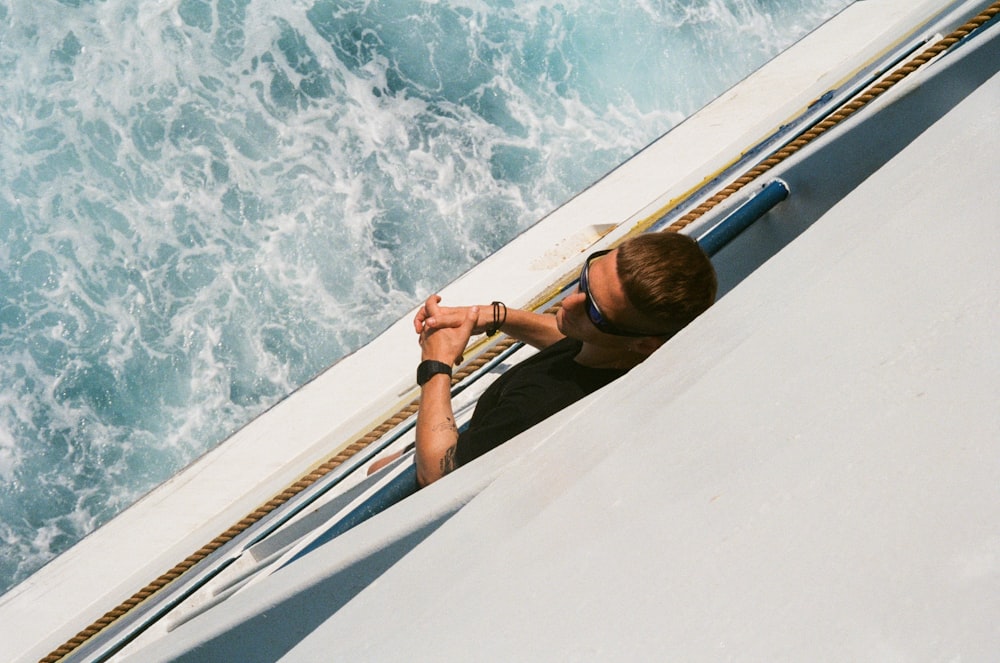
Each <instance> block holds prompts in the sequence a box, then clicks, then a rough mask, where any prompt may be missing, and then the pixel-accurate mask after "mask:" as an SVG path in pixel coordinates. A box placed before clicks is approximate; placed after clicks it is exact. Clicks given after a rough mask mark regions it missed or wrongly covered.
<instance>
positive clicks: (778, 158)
mask: <svg viewBox="0 0 1000 663" xmlns="http://www.w3.org/2000/svg"><path fill="white" fill-rule="evenodd" d="M997 14H1000V0H998V1H997V2H994V3H993V4H992V5H991V6H990V7H988V8H987V9H985V10H984V11H983V12H982V13H980V14H979V15H977V16H976V17H974V18H973V19H971V20H969V21H968V22H967V23H965V24H964V25H962V26H961V27H959V28H958V29H956V30H954V31H953V32H951V33H950V34H949V35H948V36H946V37H944V38H942V39H940V40H938V41H937V42H935V43H934V44H933V45H931V46H930V47H929V48H927V49H925V50H924V51H921V52H920V53H919V54H917V55H916V56H914V57H913V58H911V59H910V60H908V61H907V63H906V64H904V65H903V66H901V67H900V68H899V69H897V70H896V71H894V72H892V73H891V74H890V75H888V76H886V77H885V78H884V79H882V80H880V81H877V82H876V83H875V84H873V85H872V86H870V87H869V88H868V89H867V90H866V91H865V92H863V93H862V94H860V95H858V96H856V97H855V98H854V99H852V100H851V101H850V102H848V103H847V104H845V105H844V106H842V107H841V108H840V109H838V110H837V111H835V112H834V113H832V114H831V115H830V116H828V117H827V118H826V119H824V120H822V121H820V122H819V123H817V124H816V125H815V126H814V127H812V128H810V129H809V130H807V131H805V132H804V133H803V134H801V135H800V136H798V137H797V138H795V139H794V140H792V141H791V142H789V143H788V144H787V145H785V146H783V147H782V148H780V149H778V150H777V151H776V152H775V153H774V154H772V155H771V156H769V157H768V158H767V159H765V160H764V161H762V162H760V163H759V164H757V165H756V166H754V167H753V168H752V169H750V170H749V171H748V172H747V173H745V174H744V175H742V176H740V177H739V178H738V179H736V180H734V181H733V182H731V183H730V184H729V185H727V186H726V187H725V188H723V189H722V190H720V191H719V192H718V193H716V194H714V195H712V196H711V197H710V198H708V199H706V200H705V201H703V202H702V203H701V204H699V205H698V206H697V207H695V208H694V209H693V210H691V211H690V212H688V213H686V214H685V215H683V216H682V217H680V218H679V219H677V220H676V221H674V222H673V223H672V224H670V225H669V226H668V227H667V228H666V229H665V230H664V231H663V232H678V231H680V230H682V229H684V228H686V227H687V226H689V225H690V224H691V223H693V222H694V221H696V220H698V219H699V218H701V217H702V216H704V215H705V214H706V213H708V212H709V211H711V210H712V209H713V208H715V207H716V206H717V205H719V204H720V203H722V202H724V201H725V200H727V199H728V198H729V197H730V196H732V195H733V194H735V193H736V192H738V191H740V190H741V189H743V188H744V187H745V186H746V185H747V184H749V183H750V182H752V181H753V180H755V179H757V178H758V177H760V176H761V175H763V174H764V173H766V172H767V171H769V170H771V169H772V168H774V167H775V166H777V165H778V164H780V163H781V162H783V161H785V160H786V159H788V158H789V157H791V156H792V155H794V154H795V153H796V152H798V151H799V150H801V149H802V148H804V147H805V146H806V145H808V144H810V143H811V142H813V141H814V140H816V139H817V138H818V137H819V136H821V135H823V134H824V133H826V132H827V131H829V130H830V129H832V128H833V127H835V126H837V125H838V124H840V123H841V122H843V121H844V120H846V119H847V118H849V117H850V116H851V115H853V114H854V113H856V112H857V111H858V110H860V109H861V108H863V107H865V106H866V105H868V104H869V103H871V102H872V101H874V100H875V99H877V98H878V97H880V96H881V95H882V94H884V93H885V92H886V91H888V90H889V89H890V88H892V87H893V86H895V85H897V84H898V83H899V82H900V81H902V80H903V79H905V78H906V77H907V76H909V75H910V74H912V73H913V72H914V71H916V70H918V69H920V68H921V67H923V66H924V65H925V64H927V63H928V62H929V61H930V60H932V59H934V58H935V57H937V56H939V55H941V54H942V53H944V52H945V51H947V50H948V49H949V48H951V47H952V46H954V45H955V44H956V43H958V42H960V41H961V40H962V39H964V38H965V37H967V36H968V35H969V34H971V33H972V32H974V31H976V30H977V29H979V28H980V27H982V26H983V25H984V24H986V23H987V22H989V21H990V20H992V19H993V18H994V17H995V16H996V15H997ZM664 213H665V212H664ZM561 289H562V288H560V290H561ZM558 307H559V305H558V303H556V304H554V305H553V306H551V307H549V308H548V309H546V310H545V312H546V313H551V312H553V311H555V310H556V309H558ZM515 343H516V341H515V340H514V339H511V338H509V337H503V338H501V339H500V340H498V341H496V342H494V343H492V344H490V345H488V346H487V347H486V348H485V349H484V350H482V351H481V352H480V353H479V354H477V355H476V356H475V357H474V358H473V359H472V360H470V361H469V362H468V363H467V364H466V365H464V366H463V367H462V368H461V369H460V370H458V371H457V372H456V373H455V375H454V376H453V378H452V384H453V385H454V384H457V383H458V382H461V381H462V380H464V379H465V378H466V377H468V376H469V375H471V374H472V373H474V372H475V371H476V370H478V369H479V368H481V367H482V366H483V365H485V364H486V363H488V362H489V361H490V360H492V359H493V358H495V357H496V356H497V355H499V354H500V353H502V352H504V351H506V350H507V349H508V348H510V347H511V346H512V345H514V344H515ZM418 405H419V400H418V399H417V398H413V399H412V400H411V401H410V402H408V403H407V404H406V405H405V406H403V407H402V408H400V409H399V410H398V411H397V412H396V413H395V414H394V415H392V416H391V417H389V418H388V419H386V420H385V421H383V422H382V423H381V424H379V425H377V426H375V427H374V428H372V429H371V430H370V431H369V432H368V433H366V434H365V435H363V436H362V437H360V438H358V439H357V440H355V441H354V442H351V443H349V444H348V445H346V446H345V447H344V448H342V449H341V450H340V451H338V452H337V453H336V454H335V455H333V456H332V457H330V458H328V459H327V460H326V461H324V462H323V463H321V464H320V465H318V466H316V467H315V468H314V469H313V470H311V471H310V472H308V473H307V474H305V475H304V476H302V477H300V478H299V479H298V480H296V481H295V482H294V483H292V484H290V485H289V486H288V487H286V488H285V489H284V490H283V491H281V492H280V493H278V494H277V495H275V496H274V497H272V498H271V499H270V500H268V501H267V502H265V503H264V504H261V505H260V506H259V507H257V508H256V509H255V510H254V511H253V512H251V513H249V514H247V515H246V516H244V517H243V518H241V519H240V520H239V521H238V522H236V523H234V524H233V525H232V526H231V527H229V529H227V530H226V531H224V532H222V533H221V534H219V535H218V536H217V537H215V538H214V539H213V540H212V541H210V542H209V543H207V544H205V545H204V546H202V547H201V548H200V549H198V550H197V551H196V552H194V553H192V554H191V555H189V556H188V557H187V558H185V559H184V560H183V561H181V562H180V563H178V564H176V565H175V566H174V567H173V568H171V569H170V570H169V571H167V572H166V573H164V574H162V575H160V576H159V577H158V578H156V579H155V580H153V581H152V582H150V583H149V584H148V585H146V586H145V587H143V588H142V589H140V590H139V591H138V592H136V593H135V594H133V595H132V596H131V597H129V598H128V599H126V600H125V601H123V602H122V603H121V604H119V605H118V606H116V607H115V608H114V609H112V610H109V611H108V612H107V613H105V614H104V615H103V616H101V617H100V618H99V619H97V620H96V621H95V622H94V623H92V624H91V625H90V626H88V627H86V628H85V629H83V630H82V631H80V632H79V633H78V634H77V635H75V636H73V637H72V638H70V639H69V640H68V641H66V642H65V643H64V644H63V645H61V646H60V647H58V648H56V649H55V650H53V651H52V652H51V653H50V654H48V655H47V656H45V657H44V658H42V659H41V662H42V663H55V662H56V661H60V660H62V659H63V658H65V657H66V656H68V655H69V654H71V653H72V652H74V651H75V650H76V649H78V648H79V647H80V646H81V645H83V644H84V643H85V642H87V641H88V640H90V639H91V638H93V637H94V636H95V635H97V634H99V633H100V632H101V631H103V630H104V629H106V628H107V627H108V626H110V625H111V624H112V623H114V622H115V621H117V620H118V619H120V618H121V617H123V616H124V615H126V614H128V613H129V612H130V611H132V610H133V609H135V608H136V607H137V606H139V605H140V604H142V603H143V602H144V601H146V600H147V599H149V598H150V597H152V596H153V595H154V594H156V593H157V592H159V591H161V590H163V589H164V588H165V587H167V586H168V585H170V584H171V583H172V582H174V581H175V580H177V579H178V578H180V577H181V576H182V575H184V574H185V573H186V572H187V571H189V570H190V569H191V568H192V567H194V566H196V565H197V564H198V563H199V562H201V561H203V560H204V559H206V558H207V557H208V556H209V555H211V554H212V553H213V552H215V551H216V550H218V549H219V548H221V547H222V546H224V545H225V544H226V543H228V542H229V541H231V540H232V539H233V538H235V537H236V536H238V535H239V534H241V533H242V532H244V531H245V530H247V529H248V528H249V527H251V526H252V525H254V524H255V523H257V522H258V521H260V520H261V519H262V518H264V517H265V516H267V515H268V514H270V513H271V512H272V511H274V510H275V509H277V508H278V507H280V506H282V505H283V504H285V503H286V502H288V501H289V500H290V499H292V498H293V497H295V496H296V495H298V494H299V493H300V492H302V491H303V490H305V489H306V488H308V487H309V486H311V485H313V484H314V483H315V482H316V481H318V480H319V479H320V478H322V477H324V476H325V475H327V474H328V473H329V472H331V471H333V470H334V469H336V468H337V467H339V466H340V465H341V464H342V463H344V462H345V461H347V460H348V459H349V458H351V457H352V456H354V455H355V454H357V453H358V452H359V451H361V450H362V449H365V448H366V447H368V446H369V445H370V444H372V443H373V442H375V441H377V440H379V439H380V438H381V437H383V436H384V435H386V434H387V433H388V432H389V431H391V430H393V429H394V428H395V427H396V426H398V425H399V424H401V423H403V422H404V421H406V420H407V419H409V418H410V417H412V416H413V415H415V414H416V412H417V409H418Z"/></svg>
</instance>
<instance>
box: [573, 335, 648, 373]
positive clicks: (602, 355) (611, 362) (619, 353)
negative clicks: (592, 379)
mask: <svg viewBox="0 0 1000 663" xmlns="http://www.w3.org/2000/svg"><path fill="white" fill-rule="evenodd" d="M646 357H647V355H645V354H643V353H641V352H638V351H636V350H633V349H631V348H629V347H627V346H626V347H620V348H609V347H605V346H600V345H594V344H592V343H586V342H584V343H583V346H582V347H581V348H580V351H579V352H578V353H577V354H576V356H575V357H573V361H575V362H576V363H578V364H580V365H581V366H586V367H588V368H608V369H616V370H624V371H627V370H629V369H631V368H634V367H635V366H638V365H639V364H640V363H642V361H643V360H644V359H645V358H646Z"/></svg>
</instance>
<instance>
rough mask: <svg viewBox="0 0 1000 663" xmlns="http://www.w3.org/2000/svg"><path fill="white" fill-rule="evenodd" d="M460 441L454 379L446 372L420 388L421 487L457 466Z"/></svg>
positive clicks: (418, 450)
mask: <svg viewBox="0 0 1000 663" xmlns="http://www.w3.org/2000/svg"><path fill="white" fill-rule="evenodd" d="M457 442H458V427H457V425H456V424H455V415H454V412H453V410H452V405H451V380H449V379H448V376H447V375H444V374H439V375H435V376H434V377H432V378H431V379H430V380H428V381H427V382H426V383H425V384H424V386H423V387H422V388H421V390H420V410H419V411H418V413H417V440H416V452H415V458H416V461H415V462H416V466H417V482H418V483H419V484H420V486H426V485H427V484H429V483H433V482H435V481H437V480H438V479H440V478H441V477H443V476H444V475H445V474H448V473H449V472H451V471H452V470H453V469H455V444H456V443H457Z"/></svg>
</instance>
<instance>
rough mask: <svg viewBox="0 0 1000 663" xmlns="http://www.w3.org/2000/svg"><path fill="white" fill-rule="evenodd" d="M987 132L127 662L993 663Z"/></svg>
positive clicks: (953, 127)
mask: <svg viewBox="0 0 1000 663" xmlns="http://www.w3.org/2000/svg"><path fill="white" fill-rule="evenodd" d="M991 31H992V33H993V42H994V43H997V42H998V41H1000V35H998V33H1000V26H998V25H994V26H993V27H992V28H991ZM996 52H997V47H996V46H993V47H992V50H988V51H986V52H985V53H982V52H981V53H979V56H980V57H984V58H986V59H987V60H989V59H993V62H996V59H995V58H996ZM962 55H963V54H958V55H956V56H952V55H949V56H948V57H961V56H962ZM970 57H972V56H970ZM918 91H919V87H918V86H917V85H916V84H914V85H913V86H912V88H911V89H909V90H907V89H903V90H901V91H899V92H898V94H897V95H896V96H897V99H900V98H901V99H903V100H904V101H905V100H906V99H907V98H910V99H919V97H918V96H917V92H918ZM886 103H888V102H886ZM903 107H904V108H905V104H904V106H903ZM876 126H877V124H876ZM998 126H1000V75H997V74H994V75H992V76H990V77H988V80H987V81H986V82H985V83H983V84H982V85H981V86H979V87H978V89H976V90H975V91H974V92H973V93H971V94H969V95H968V96H967V97H966V98H965V99H964V100H963V101H961V103H959V104H958V105H957V106H955V107H954V108H953V109H951V110H949V111H947V112H944V114H943V116H942V117H941V119H939V120H937V121H936V122H935V123H934V124H933V125H932V126H931V127H930V128H929V129H927V130H926V131H925V132H923V133H922V134H921V135H919V136H918V137H917V138H916V139H915V140H913V142H912V143H910V144H909V145H907V146H906V147H905V148H902V150H901V151H900V152H899V153H898V154H897V155H896V156H895V157H894V158H892V159H891V160H890V161H889V162H888V163H886V164H885V165H884V166H882V167H881V168H879V169H878V170H877V171H876V172H875V173H874V174H873V175H871V176H870V177H868V178H867V179H866V180H865V181H864V182H863V183H861V184H860V185H859V186H858V187H857V188H856V189H854V190H853V191H852V192H850V193H849V195H847V196H846V197H845V198H844V199H843V200H841V201H840V202H839V203H838V204H836V205H835V206H833V207H832V209H830V210H829V211H827V212H826V213H825V214H824V215H823V216H822V217H821V218H820V219H819V220H818V221H817V222H816V223H815V224H813V225H812V226H811V227H810V228H809V229H808V230H806V231H805V232H804V233H802V234H801V236H799V237H798V238H797V239H795V240H794V241H792V242H791V243H790V244H789V245H788V246H787V247H785V248H784V249H783V250H781V251H780V252H779V253H778V254H777V255H776V256H775V257H774V258H772V259H771V260H770V261H768V262H767V263H766V264H764V265H763V266H762V267H761V268H759V269H758V270H757V271H755V272H754V273H753V274H751V275H750V276H749V277H748V278H747V279H746V280H745V281H743V282H742V283H741V284H739V285H738V286H737V287H736V288H734V289H733V290H732V291H731V292H730V293H729V294H728V295H727V296H726V297H724V298H723V299H722V300H721V301H720V302H719V303H718V304H717V305H716V306H715V307H714V308H713V309H711V310H710V311H709V312H708V313H707V314H705V315H704V316H703V317H702V318H700V319H699V320H698V321H696V322H695V323H694V324H693V325H692V326H691V327H689V328H688V329H686V330H685V331H684V332H683V333H682V334H681V335H679V336H678V337H676V338H675V339H673V340H672V341H671V342H670V343H669V344H667V345H666V346H665V347H664V348H662V349H661V351H659V352H658V353H657V354H656V355H654V356H653V357H652V358H651V359H650V360H648V361H647V362H646V363H645V364H643V365H642V366H640V367H639V368H637V369H635V370H633V371H632V372H631V373H630V374H629V375H627V376H626V377H625V378H623V379H621V380H620V381H618V382H616V383H615V384H613V385H612V386H611V387H610V388H607V389H605V390H602V391H601V392H599V393H597V394H595V395H593V396H592V397H591V398H589V399H587V400H585V401H583V402H581V403H578V404H577V405H576V406H574V407H572V408H570V409H569V410H567V411H565V412H563V413H561V414H560V415H558V416H557V417H554V418H553V419H551V420H549V421H547V422H545V423H543V424H541V425H540V426H539V427H537V428H535V429H533V430H532V431H529V433H527V434H524V435H522V436H520V437H519V438H516V439H515V440H513V441H511V442H509V443H508V444H506V445H505V446H504V447H501V448H500V449H499V450H497V451H496V452H494V453H491V454H490V455H488V456H487V457H484V458H483V459H480V460H479V461H477V462H475V463H473V464H471V465H469V466H468V467H466V468H463V469H462V470H461V471H459V472H456V473H454V474H452V475H449V476H448V477H446V478H445V479H444V480H442V481H440V482H438V483H436V484H434V485H433V486H431V487H430V488H428V489H425V490H423V491H421V492H420V493H419V494H417V495H416V496H414V497H412V498H410V499H408V500H407V501H406V502H404V503H403V504H400V505H398V506H396V507H394V508H393V509H392V510H391V511H390V512H386V513H384V514H382V515H381V516H379V517H377V518H375V519H373V520H371V521H369V522H368V523H365V524H364V525H362V526H359V527H358V528H356V529H354V530H351V531H350V532H348V533H346V534H345V535H343V536H342V537H340V538H339V539H336V540H334V541H333V542H331V543H329V544H327V545H326V546H324V547H323V548H321V549H319V550H316V551H315V552H313V553H311V554H309V555H307V556H306V557H304V558H303V559H301V560H299V561H298V562H296V563H295V564H293V565H291V566H289V567H287V568H285V569H282V570H281V571H279V572H277V573H276V574H274V575H272V576H270V577H269V578H267V579H266V580H264V581H263V582H261V583H259V584H258V585H257V586H254V587H252V588H250V589H248V590H246V591H245V592H244V593H242V594H239V595H237V596H234V597H233V598H231V599H230V600H229V601H227V602H226V604H225V607H224V608H223V609H221V610H217V611H215V613H219V614H214V613H208V614H206V615H204V616H203V617H202V618H198V619H195V620H193V621H191V622H189V623H187V624H185V625H183V626H181V627H179V628H178V629H177V630H176V631H174V632H173V633H172V634H171V636H170V637H168V638H166V639H164V640H162V641H160V642H157V643H153V644H152V645H151V646H149V647H148V648H147V649H145V650H142V651H141V652H139V653H138V654H136V655H135V657H134V659H131V660H137V661H138V660H142V661H157V660H164V661H165V660H191V661H194V660H224V659H228V660H237V659H238V660H274V659H276V658H279V657H282V656H283V658H282V660H288V661H314V660H329V659H330V658H331V657H333V658H336V659H338V660H340V659H342V660H351V661H356V660H398V659H400V658H405V659H406V660H412V661H431V660H433V661H440V660H470V659H473V660H546V661H547V660H730V659H735V660H741V661H775V660H782V661H801V660H810V661H844V660H879V661H885V660H905V661H924V660H926V661H939V660H962V661H986V660H994V659H995V657H996V653H997V652H998V651H1000V626H998V624H1000V525H998V523H1000V407H998V401H1000V398H998V397H1000V343H998V340H997V339H998V337H1000V269H998V265H1000V223H998V220H1000V212H998V210H1000V187H997V186H996V182H997V175H998V174H1000V163H998V161H1000V156H998V155H1000V133H998V132H997V131H996V128H997V127H998ZM850 129H851V127H845V129H844V131H848V130H850ZM835 138H836V137H835V136H834V137H831V138H830V141H831V142H832V141H834V140H835ZM817 149H819V148H817ZM862 157H863V155H859V158H862ZM809 158H811V155H809V154H804V155H802V157H801V160H802V161H805V160H807V159H809ZM815 176H816V177H820V178H822V177H823V173H822V172H819V173H815ZM803 186H806V184H805V183H800V185H799V195H802V187H803ZM796 195H797V194H796V188H795V187H794V186H793V194H792V196H793V197H792V199H790V200H789V203H791V202H792V201H793V200H794V197H795V196H796ZM787 209H791V210H794V209H795V206H794V204H791V205H790V206H789V207H788V208H787ZM786 211H787V210H786ZM776 218H780V216H779V217H776ZM767 222H768V223H774V222H776V221H774V219H770V220H768V221H767ZM760 232H767V227H766V226H765V228H764V229H763V230H761V231H760ZM484 484H485V485H486V487H485V488H483V487H482V486H483V485H484ZM470 496H471V497H470ZM466 500H468V501H467V503H466ZM421 527H424V528H425V530H426V531H422V532H420V531H419V530H420V528H421ZM401 530H405V531H408V532H418V534H415V535H413V538H414V539H420V538H422V537H424V536H426V538H423V540H421V541H419V542H417V543H414V542H413V541H409V542H407V541H403V543H402V544H401V546H400V547H401V551H394V550H393V549H392V546H389V548H388V549H383V550H382V552H381V553H379V554H376V555H373V556H366V554H365V553H367V552H369V551H372V550H379V549H380V548H379V545H384V544H385V542H386V541H389V542H393V541H397V540H398V539H399V534H398V533H399V531H401ZM431 530H433V531H431ZM428 532H430V533H429V535H428ZM379 555H381V556H382V559H381V562H380V561H379ZM376 567H378V568H376ZM376 577H377V580H375V581H374V582H371V583H370V584H369V582H370V581H371V580H373V579H374V578H376ZM336 606H340V607H339V610H336V612H333V614H332V615H330V616H328V615H329V613H330V612H332V611H333V609H334V608H335V607H336ZM276 622H277V623H280V624H282V625H283V626H284V629H285V630H281V631H279V629H275V628H274V627H273V625H274V624H275V623H276Z"/></svg>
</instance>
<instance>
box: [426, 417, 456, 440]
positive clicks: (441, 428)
mask: <svg viewBox="0 0 1000 663" xmlns="http://www.w3.org/2000/svg"><path fill="white" fill-rule="evenodd" d="M432 430H433V431H434V432H435V433H454V434H455V436H456V437H458V426H456V425H455V421H454V419H452V418H451V417H447V418H446V419H445V420H444V421H442V422H441V423H439V424H435V425H434V428H433V429H432Z"/></svg>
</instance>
